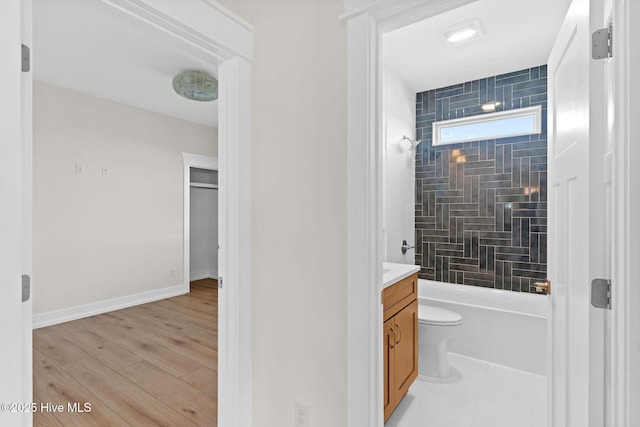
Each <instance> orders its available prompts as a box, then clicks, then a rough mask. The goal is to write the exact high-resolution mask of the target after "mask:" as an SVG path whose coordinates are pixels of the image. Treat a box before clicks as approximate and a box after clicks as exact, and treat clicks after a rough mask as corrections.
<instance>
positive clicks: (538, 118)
mask: <svg viewBox="0 0 640 427" xmlns="http://www.w3.org/2000/svg"><path fill="white" fill-rule="evenodd" d="M527 116H533V127H534V131H533V132H530V131H522V132H514V133H508V134H496V135H490V136H483V137H471V138H465V139H458V140H454V141H447V142H443V141H441V139H440V135H441V134H442V130H443V129H447V128H451V127H457V126H463V125H470V124H475V123H486V122H491V121H497V120H503V119H511V118H517V117H527ZM432 127H433V139H432V142H433V146H434V147H436V146H440V145H450V144H459V143H463V142H471V141H485V140H488V139H499V138H509V137H512V136H521V135H536V134H540V133H542V106H541V105H535V106H533V107H525V108H517V109H513V110H505V111H497V112H493V113H486V114H478V115H474V116H469V117H461V118H459V119H451V120H441V121H434V122H433V124H432Z"/></svg>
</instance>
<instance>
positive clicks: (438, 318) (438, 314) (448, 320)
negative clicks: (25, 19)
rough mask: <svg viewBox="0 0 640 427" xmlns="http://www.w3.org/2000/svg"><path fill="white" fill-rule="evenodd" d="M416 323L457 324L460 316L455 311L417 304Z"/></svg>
mask: <svg viewBox="0 0 640 427" xmlns="http://www.w3.org/2000/svg"><path fill="white" fill-rule="evenodd" d="M418 323H422V324H425V325H450V326H454V325H459V324H460V323H462V316H461V315H459V314H458V313H456V312H455V311H451V310H447V309H446V308H440V307H433V306H430V305H424V304H419V305H418Z"/></svg>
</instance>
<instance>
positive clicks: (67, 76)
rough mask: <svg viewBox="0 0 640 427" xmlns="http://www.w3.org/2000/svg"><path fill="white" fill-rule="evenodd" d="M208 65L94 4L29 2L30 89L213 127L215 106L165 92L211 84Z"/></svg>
mask: <svg viewBox="0 0 640 427" xmlns="http://www.w3.org/2000/svg"><path fill="white" fill-rule="evenodd" d="M217 68H218V67H217V65H216V64H215V59H214V58H212V57H208V55H206V54H204V53H203V52H200V51H196V50H195V49H194V48H192V47H187V46H185V44H184V43H183V42H180V41H178V40H176V39H174V38H173V37H171V36H169V35H167V34H165V33H164V32H162V31H160V30H159V29H157V28H155V27H152V26H150V25H140V24H139V23H138V22H137V21H135V20H134V18H132V17H130V16H128V15H126V14H125V13H123V12H120V11H118V10H116V9H114V8H113V7H111V6H108V5H106V4H105V3H103V2H102V1H99V0H56V1H51V0H34V1H33V70H34V78H35V80H37V81H41V82H44V83H48V84H51V85H55V86H60V87H63V88H66V89H71V90H74V91H78V92H82V93H86V94H89V95H94V96H97V97H101V98H106V99H109V100H112V101H116V102H120V103H123V104H128V105H132V106H134V107H138V108H142V109H144V110H149V111H153V112H157V113H160V114H165V115H168V116H172V117H176V118H179V119H183V120H188V121H191V122H195V123H199V124H202V125H206V126H209V127H217V126H218V101H213V102H197V101H190V100H187V99H185V98H182V97H180V96H179V95H177V94H176V93H175V92H174V91H173V87H172V80H173V76H174V75H176V74H178V73H179V72H181V71H185V70H198V71H204V72H207V73H208V74H210V75H213V76H215V77H217V75H218V72H217Z"/></svg>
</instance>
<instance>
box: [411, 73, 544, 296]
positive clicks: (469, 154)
mask: <svg viewBox="0 0 640 427" xmlns="http://www.w3.org/2000/svg"><path fill="white" fill-rule="evenodd" d="M490 101H499V102H501V105H500V106H498V108H497V111H502V110H511V109H517V108H523V107H529V106H534V105H542V133H541V134H540V135H526V136H518V137H512V138H501V139H493V140H486V141H474V142H467V143H460V144H451V145H444V146H438V147H433V145H432V127H431V125H432V123H433V122H434V121H436V120H447V119H455V118H460V117H467V116H473V115H478V114H486V113H483V112H482V109H481V105H482V104H484V103H486V102H490ZM416 136H417V138H418V139H420V140H422V143H421V144H420V145H419V146H418V147H419V148H418V150H417V152H416V242H417V245H416V264H419V265H420V266H421V269H420V273H419V276H420V278H423V279H429V280H437V281H441V282H449V283H462V284H465V285H475V286H484V287H489V288H496V289H507V290H512V291H520V292H529V291H530V286H531V285H532V284H533V283H534V282H535V281H539V280H541V279H544V278H545V277H546V272H547V264H546V263H547V67H546V65H543V66H540V67H534V68H530V69H526V70H521V71H516V72H513V73H508V74H502V75H499V76H494V77H489V78H485V79H481V80H474V81H472V82H466V83H461V84H458V85H454V86H449V87H445V88H441V89H435V90H430V91H427V92H422V93H418V94H417V95H416Z"/></svg>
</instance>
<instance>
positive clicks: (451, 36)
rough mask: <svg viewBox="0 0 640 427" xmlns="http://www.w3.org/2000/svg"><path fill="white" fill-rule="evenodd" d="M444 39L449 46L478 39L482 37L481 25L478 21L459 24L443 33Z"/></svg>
mask: <svg viewBox="0 0 640 427" xmlns="http://www.w3.org/2000/svg"><path fill="white" fill-rule="evenodd" d="M443 35H444V39H445V40H446V41H447V44H449V45H455V44H458V43H462V42H466V41H469V40H472V39H476V38H478V37H481V36H482V31H481V30H480V25H479V24H478V21H477V20H474V21H471V22H468V21H467V22H464V23H461V24H457V25H455V26H453V27H449V28H448V29H446V30H445V31H444V33H443Z"/></svg>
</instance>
